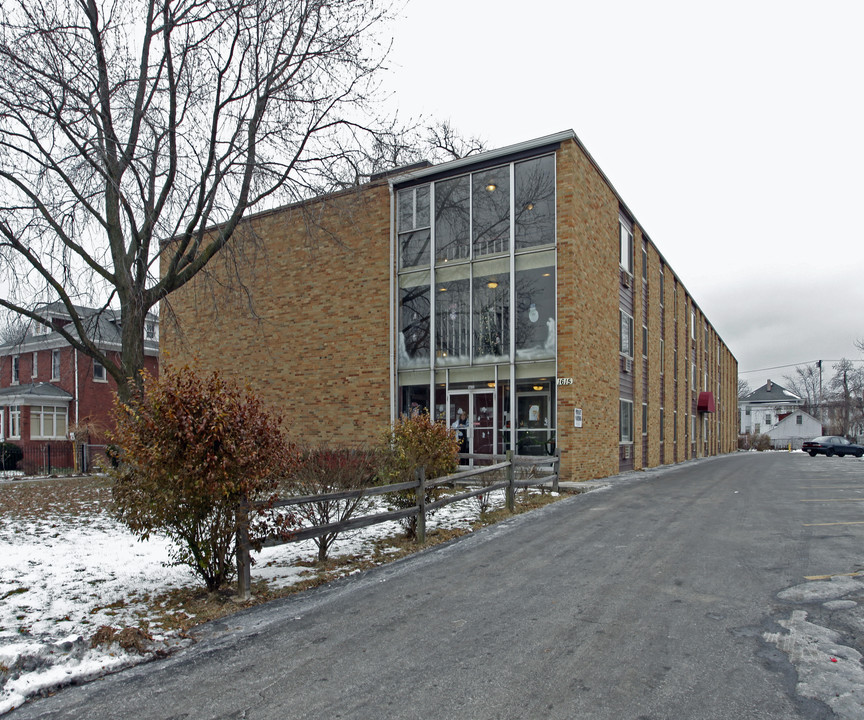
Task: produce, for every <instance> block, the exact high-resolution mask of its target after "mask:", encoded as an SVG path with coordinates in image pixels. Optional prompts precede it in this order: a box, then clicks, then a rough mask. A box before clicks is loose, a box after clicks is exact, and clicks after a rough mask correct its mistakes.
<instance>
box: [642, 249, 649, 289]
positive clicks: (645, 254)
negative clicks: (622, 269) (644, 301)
mask: <svg viewBox="0 0 864 720" xmlns="http://www.w3.org/2000/svg"><path fill="white" fill-rule="evenodd" d="M642 279H643V280H644V281H645V282H648V246H647V245H646V244H645V241H644V240H643V241H642Z"/></svg>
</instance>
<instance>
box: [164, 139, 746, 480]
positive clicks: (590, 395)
mask: <svg viewBox="0 0 864 720" xmlns="http://www.w3.org/2000/svg"><path fill="white" fill-rule="evenodd" d="M557 193H558V195H557V221H558V229H557V238H558V246H557V258H558V260H557V263H558V270H557V280H558V318H557V331H558V377H572V378H573V379H574V383H573V385H564V386H560V387H558V388H557V416H558V428H559V430H558V447H559V448H560V449H561V451H562V468H561V469H562V477H563V479H574V480H584V479H592V478H599V477H605V476H608V475H613V474H615V473H617V472H618V469H619V447H618V421H619V418H618V411H619V407H618V398H619V352H618V351H619V344H618V343H619V315H618V309H619V290H620V274H619V240H618V213H619V200H618V198H617V196H616V195H615V193H614V191H613V190H612V188H611V187H610V186H609V184H608V183H607V182H606V180H605V178H604V177H603V176H602V175H601V173H600V172H599V171H598V170H597V168H596V167H595V166H594V164H593V163H592V161H591V160H590V159H589V157H588V156H587V155H586V154H585V153H584V152H583V150H582V149H581V147H580V146H579V145H578V144H577V143H576V142H575V141H565V142H564V143H562V146H561V149H560V150H559V152H558V154H557ZM389 214H390V198H389V191H388V187H387V185H386V183H385V184H381V183H378V184H373V185H370V186H367V187H365V188H363V189H362V190H361V191H356V192H349V193H343V194H338V195H334V196H328V197H325V198H322V199H318V200H315V201H312V202H309V203H307V204H304V205H301V206H292V207H290V208H286V209H281V210H278V211H274V212H271V213H264V214H261V215H259V216H256V217H254V218H253V219H252V220H250V223H249V229H250V230H251V231H252V232H253V233H254V242H253V241H251V240H250V241H248V242H247V243H246V244H245V246H244V247H245V248H246V252H245V257H244V258H242V259H238V260H237V261H236V262H235V261H234V260H233V259H232V258H231V256H229V255H223V256H220V257H217V258H216V259H215V260H214V262H213V263H211V266H210V267H208V277H204V276H202V277H199V278H197V279H196V280H195V281H193V282H192V283H191V284H190V285H189V286H187V287H186V288H183V289H182V290H180V291H178V292H177V293H175V294H174V295H172V296H171V298H170V308H171V309H172V310H173V311H174V313H175V314H176V316H177V317H178V318H179V325H177V326H175V325H174V323H173V322H172V320H171V317H170V314H169V313H168V312H165V310H164V309H163V322H162V348H163V351H164V352H165V353H166V354H167V355H168V358H169V361H170V362H173V363H178V362H182V361H186V360H188V359H190V358H192V357H193V356H197V357H198V358H199V359H200V362H201V364H202V365H203V366H204V367H205V368H219V369H220V370H221V371H223V372H224V373H226V374H227V375H229V376H231V377H234V378H236V379H238V380H240V381H248V382H249V384H250V385H251V386H252V388H253V389H254V390H256V391H257V392H259V393H260V394H261V395H262V397H263V398H265V400H266V401H267V402H268V403H269V404H270V405H271V406H272V407H274V408H276V409H278V410H280V411H281V412H282V413H283V414H284V416H285V424H286V427H287V428H288V429H289V431H290V433H291V435H292V438H293V439H294V440H297V441H301V442H306V443H315V444H317V443H332V444H339V445H343V444H356V443H369V442H373V441H375V440H376V439H377V438H378V437H379V436H380V433H381V430H382V429H383V427H385V426H386V424H387V422H388V421H389V418H390V359H389V351H390V348H391V338H390V336H389V333H390V329H391V321H390V299H391V296H390V261H391V260H390V257H391V256H390V221H389ZM642 238H643V232H642V229H641V228H640V227H639V226H638V224H637V225H636V226H635V227H634V288H633V291H634V300H635V304H634V313H633V316H634V340H635V342H634V348H635V352H634V355H635V358H634V396H633V405H634V441H635V442H634V446H633V451H634V465H635V467H637V468H642V467H653V466H656V465H657V464H659V463H660V437H659V436H660V433H659V423H660V382H661V375H660V372H659V369H660V362H661V360H660V339H661V334H660V296H659V287H660V285H659V283H660V267H661V262H662V258H661V255H660V253H659V251H658V250H657V248H656V247H655V246H654V245H653V243H651V242H650V241H648V243H647V247H648V263H649V264H648V275H649V277H648V290H649V292H648V340H649V343H648V365H649V370H648V377H647V382H648V398H649V400H648V424H649V428H648V452H647V455H646V456H643V452H642V401H643V387H644V383H645V382H646V378H645V377H644V375H643V370H642V317H643V315H642V302H643V300H642V283H643V280H642V273H641V267H642V266H641V263H642V255H641V248H642ZM217 281H218V282H217ZM238 285H242V287H243V288H244V290H243V291H241V292H238V291H237V290H236V287H237V286H238ZM675 285H676V278H675V276H674V273H673V271H672V269H671V268H669V267H668V266H665V333H664V334H663V338H664V340H665V345H666V353H665V354H666V358H665V372H664V374H663V376H662V379H663V382H664V383H665V401H664V409H665V415H664V418H665V429H664V432H665V442H664V446H665V452H664V458H663V461H664V462H665V463H672V462H673V461H674V459H675V455H674V442H673V438H674V426H673V423H674V421H675V410H676V409H677V411H678V415H677V420H678V456H677V459H678V461H681V460H683V459H685V458H687V457H689V456H690V451H689V443H687V442H685V439H687V440H689V420H688V418H689V410H690V402H691V400H692V397H693V396H692V390H691V388H690V385H689V375H690V357H691V355H690V353H689V347H690V346H689V342H688V340H689V302H690V300H689V297H688V295H687V292H686V290H685V289H684V287H683V286H681V285H680V283H679V284H678V293H677V312H678V331H677V341H678V348H679V363H678V380H679V385H678V402H677V405H676V403H675V392H674V387H675V386H674V374H673V350H674V348H675V340H676V336H675V327H676V325H675V308H676V296H675V292H674V288H675ZM229 286H233V287H234V288H235V289H234V290H231V289H228V287H229ZM250 304H251V306H250ZM700 317H701V314H700ZM700 327H701V326H700ZM711 331H712V333H713V329H711ZM711 338H712V339H714V338H716V336H715V335H713V334H712V335H711ZM697 340H699V342H702V340H701V339H700V338H697ZM699 348H700V353H702V352H703V350H704V348H703V347H702V345H699ZM714 353H715V354H714V355H713V356H709V361H708V367H709V375H710V373H711V372H714V371H713V370H712V369H711V360H712V358H713V361H714V364H715V365H716V351H714ZM697 357H698V358H699V361H700V363H703V361H702V357H703V355H697ZM703 364H704V363H703ZM699 372H700V373H701V372H702V364H700V367H699ZM710 377H711V382H716V381H715V380H714V377H715V376H713V375H711V376H710ZM736 377H737V367H736V364H735V359H734V357H733V356H732V355H731V353H729V351H728V349H726V348H725V346H721V387H722V390H721V397H720V401H719V403H718V420H717V430H716V432H715V438H716V443H715V445H714V446H712V448H711V449H710V452H716V451H718V450H719V451H720V452H730V451H732V450H734V447H735V431H736V430H735V429H736V426H735V420H736V415H735V410H736V405H735V390H734V388H735V387H737V385H736ZM700 378H701V374H700ZM700 382H701V380H700ZM727 388H728V390H727ZM727 393H728V399H727V397H726V395H727ZM727 405H728V407H727ZM574 408H581V410H582V417H583V427H582V428H578V429H577V428H574V427H573V410H574ZM685 423H686V424H685Z"/></svg>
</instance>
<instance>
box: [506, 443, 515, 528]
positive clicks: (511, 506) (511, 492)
mask: <svg viewBox="0 0 864 720" xmlns="http://www.w3.org/2000/svg"><path fill="white" fill-rule="evenodd" d="M507 462H508V463H510V464H509V465H508V466H507V509H508V510H509V511H510V512H511V513H512V512H516V485H515V483H516V469H515V468H514V467H513V451H512V450H508V451H507Z"/></svg>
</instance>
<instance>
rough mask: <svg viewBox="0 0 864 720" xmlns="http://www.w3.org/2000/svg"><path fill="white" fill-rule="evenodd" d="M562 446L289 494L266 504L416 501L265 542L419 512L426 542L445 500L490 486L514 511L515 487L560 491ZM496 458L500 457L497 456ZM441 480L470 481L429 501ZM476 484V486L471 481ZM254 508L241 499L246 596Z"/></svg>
mask: <svg viewBox="0 0 864 720" xmlns="http://www.w3.org/2000/svg"><path fill="white" fill-rule="evenodd" d="M559 452H560V451H558V450H556V451H555V454H554V455H549V456H543V457H535V456H524V455H520V456H514V455H513V453H512V451H508V452H507V454H506V455H479V454H462V455H460V456H459V457H460V458H462V459H468V460H472V461H480V462H491V463H492V464H490V465H483V466H480V467H471V468H468V469H466V470H461V471H459V472H457V473H453V474H452V475H445V476H443V477H438V478H435V479H434V480H427V479H426V473H425V468H418V469H417V471H416V475H415V479H414V480H413V481H411V482H403V483H394V484H392V485H374V486H372V487H368V488H362V489H360V490H346V491H344V492H335V493H327V494H324V495H304V496H298V497H291V498H286V499H284V500H277V501H275V502H273V503H270V504H268V506H267V507H268V508H270V509H275V508H280V507H291V506H294V505H302V504H304V503H316V502H326V501H336V500H349V499H352V498H359V497H374V496H376V495H386V494H388V493H393V492H400V491H406V490H408V491H410V490H413V491H414V493H415V498H416V503H415V505H414V506H413V507H410V508H403V509H400V510H391V511H389V512H383V513H376V514H374V515H363V516H359V517H352V518H349V519H348V520H344V521H342V522H338V523H330V524H329V525H317V526H314V527H304V528H299V529H297V530H292V531H291V532H290V533H289V534H288V535H287V536H286V537H270V538H268V539H267V541H266V543H265V544H266V545H268V546H271V545H279V544H283V543H288V542H299V541H300V540H308V539H310V538H315V537H319V536H321V535H327V534H329V533H333V532H343V531H345V530H356V529H358V528H364V527H369V526H370V525H378V524H380V523H384V522H390V521H392V520H401V519H402V518H406V517H411V516H412V515H416V516H417V542H418V543H420V544H422V543H424V542H426V515H427V514H428V513H430V512H432V511H433V510H437V509H438V508H442V507H444V506H445V505H450V504H451V503H455V502H459V501H461V500H468V499H469V498H472V497H475V496H477V495H482V494H485V493H489V492H492V491H493V490H504V491H505V496H506V505H507V509H508V510H509V511H510V512H513V511H514V510H515V503H516V489H517V488H525V487H538V486H548V487H550V488H551V489H552V490H553V491H554V492H557V491H558V477H559V468H560V460H561V458H560V454H559ZM496 461H498V462H496ZM517 467H525V468H529V469H531V468H534V469H536V470H537V471H539V473H540V474H536V473H529V474H528V477H525V478H518V479H517V477H516V468H517ZM502 472H503V475H504V478H503V479H499V480H489V479H488V477H486V476H489V475H493V477H494V476H496V475H497V476H500V475H501V474H502ZM438 485H452V486H454V487H457V486H459V487H462V486H467V487H469V488H471V489H467V490H465V491H464V492H460V493H457V494H454V495H447V496H446V497H444V498H441V499H440V500H437V501H435V502H429V503H427V502H426V490H427V489H428V488H430V487H435V486H438ZM473 485H477V487H472V486H473ZM251 510H252V508H251V506H250V505H249V504H248V503H244V504H241V506H240V507H239V508H238V511H237V522H238V529H237V595H238V598H239V599H240V600H247V599H248V598H249V597H250V594H251V586H252V577H251V567H252V562H251V555H250V553H251V550H252V546H251V543H250V541H249V515H250V512H251Z"/></svg>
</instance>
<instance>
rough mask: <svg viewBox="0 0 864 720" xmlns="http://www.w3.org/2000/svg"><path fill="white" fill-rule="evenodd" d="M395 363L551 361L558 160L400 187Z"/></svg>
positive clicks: (510, 165)
mask: <svg viewBox="0 0 864 720" xmlns="http://www.w3.org/2000/svg"><path fill="white" fill-rule="evenodd" d="M396 213H397V218H396V224H397V235H398V243H399V268H400V272H399V281H398V284H399V368H400V369H403V370H405V369H418V368H433V367H453V366H466V365H487V364H492V363H501V362H514V361H521V360H538V359H554V357H555V338H556V325H555V324H556V319H555V251H554V245H555V158H554V156H553V155H546V156H542V157H538V158H532V159H529V160H524V161H520V162H513V163H508V164H506V165H502V166H500V167H493V168H488V169H483V170H479V171H477V172H473V173H468V174H465V175H460V176H457V177H450V178H446V179H442V180H438V181H436V182H431V183H427V184H423V185H418V186H416V187H410V188H404V189H400V190H398V191H397V200H396Z"/></svg>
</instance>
